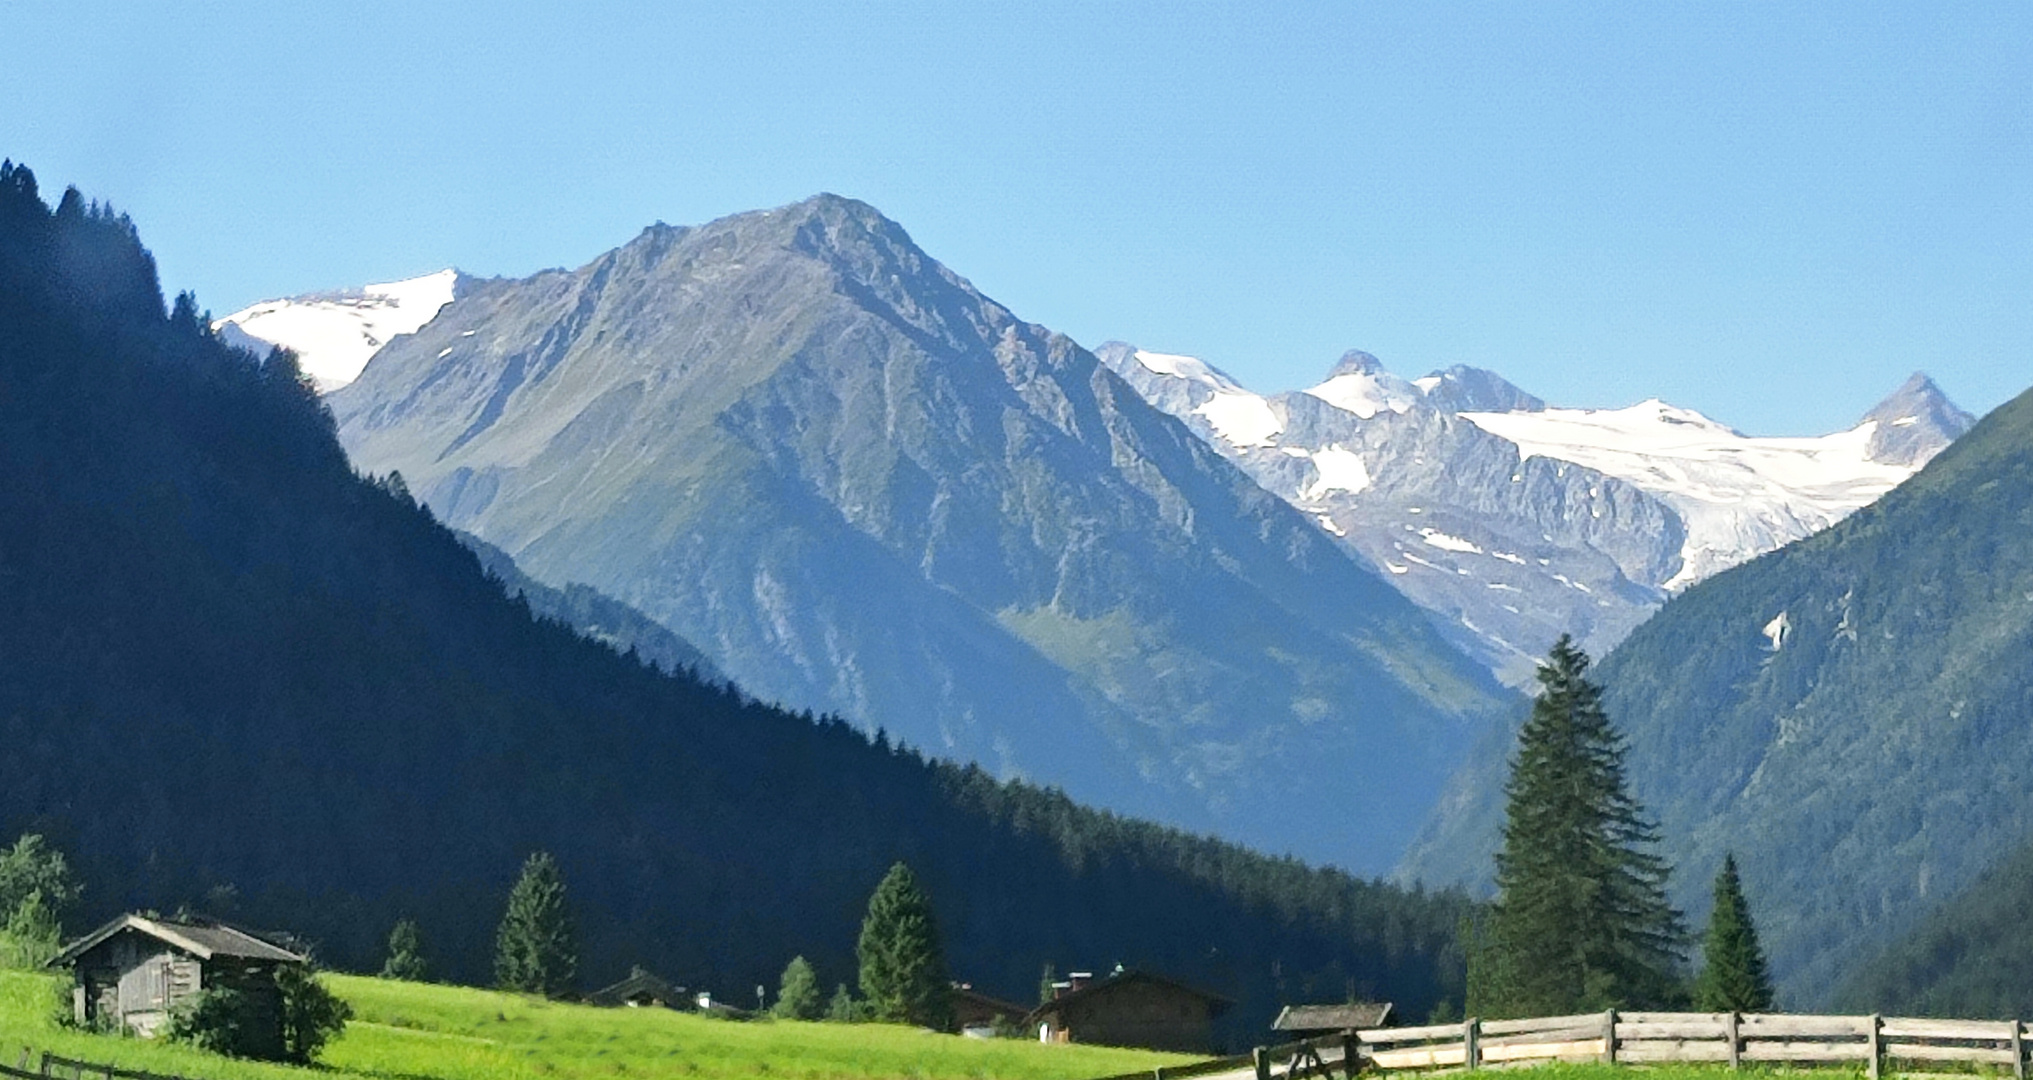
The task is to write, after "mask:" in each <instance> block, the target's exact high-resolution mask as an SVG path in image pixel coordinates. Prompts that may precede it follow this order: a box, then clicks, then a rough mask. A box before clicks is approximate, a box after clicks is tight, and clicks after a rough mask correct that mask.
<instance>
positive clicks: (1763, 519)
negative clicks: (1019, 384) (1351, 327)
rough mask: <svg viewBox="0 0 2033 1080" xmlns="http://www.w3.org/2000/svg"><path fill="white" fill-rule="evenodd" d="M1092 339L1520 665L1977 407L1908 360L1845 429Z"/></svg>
mask: <svg viewBox="0 0 2033 1080" xmlns="http://www.w3.org/2000/svg"><path fill="white" fill-rule="evenodd" d="M1097 355H1098V356H1100V357H1101V358H1102V360H1103V361H1104V362H1105V363H1107V364H1108V365H1109V367H1110V369H1111V370H1113V371H1115V372H1116V373H1117V374H1119V375H1121V376H1122V377H1123V378H1124V380H1125V381H1127V382H1129V383H1130V384H1131V385H1132V386H1135V387H1136V388H1137V390H1138V392H1139V393H1142V394H1143V395H1144V396H1145V398H1146V399H1147V400H1149V401H1151V402H1152V403H1153V404H1154V405H1157V406H1158V407H1159V408H1161V409H1163V410H1165V411H1166V412H1169V413H1171V414H1172V415H1174V416H1177V417H1179V418H1180V419H1181V420H1183V421H1185V422H1186V424H1187V426H1188V427H1189V428H1191V429H1192V430H1193V431H1194V432H1195V433H1196V434H1198V435H1200V436H1201V437H1202V438H1204V439H1206V440H1207V441H1208V444H1209V445H1211V446H1213V447H1215V448H1216V449H1217V450H1219V451H1221V452H1222V453H1223V454H1224V455H1226V456H1227V457H1229V458H1230V459H1231V460H1233V461H1235V462H1236V463H1237V464H1238V465H1240V466H1242V468H1243V469H1244V470H1245V471H1247V472H1248V473H1249V474H1250V475H1251V476H1253V477H1255V478H1256V479H1257V481H1258V482H1259V483H1261V484H1263V485H1264V487H1265V488H1266V489H1268V490H1270V491H1272V492H1274V493H1276V494H1277V495H1278V496H1279V497H1281V498H1283V499H1285V500H1286V501H1287V502H1289V503H1291V504H1292V505H1293V506H1294V507H1296V508H1298V509H1299V510H1301V511H1303V512H1305V513H1306V514H1308V515H1309V516H1311V517H1312V518H1313V519H1314V520H1315V521H1316V522H1317V523H1318V524H1319V525H1320V527H1321V528H1322V529H1324V530H1325V531H1327V532H1329V533H1331V534H1333V535H1334V536H1335V537H1337V538H1338V539H1339V540H1340V541H1341V543H1342V544H1343V545H1344V546H1346V547H1347V548H1348V549H1349V550H1351V551H1353V552H1355V553H1356V554H1357V555H1358V556H1359V557H1361V558H1362V559H1363V560H1364V561H1365V562H1367V563H1368V564H1369V565H1371V566H1374V567H1376V568H1377V569H1378V570H1379V571H1380V572H1381V573H1384V574H1385V575H1387V576H1388V577H1389V579H1390V580H1391V581H1392V583H1393V584H1394V585H1396V586H1397V587H1398V588H1399V589H1400V590H1401V591H1403V592H1404V593H1405V594H1406V595H1407V596H1408V597H1410V598H1411V599H1413V600H1414V601H1415V602H1417V603H1418V604H1420V606H1422V607H1424V608H1426V609H1427V610H1429V611H1431V612H1433V613H1434V614H1435V616H1436V619H1437V621H1438V623H1439V625H1440V626H1441V628H1442V630H1443V632H1445V633H1447V634H1448V635H1449V636H1450V638H1451V640H1453V641H1454V642H1455V643H1456V644H1457V645H1458V646H1460V647H1461V648H1463V649H1464V650H1466V651H1468V652H1470V653H1471V654H1473V655H1476V656H1477V657H1479V658H1481V659H1482V660H1483V661H1484V662H1485V663H1487V664H1488V665H1489V666H1490V667H1491V668H1492V669H1493V670H1494V671H1496V672H1497V673H1498V674H1499V675H1500V676H1501V677H1503V678H1504V679H1505V680H1506V681H1509V682H1512V683H1514V684H1517V685H1525V684H1526V683H1527V682H1528V681H1529V679H1530V676H1531V672H1532V670H1533V666H1534V664H1535V663H1536V661H1537V659H1538V657H1540V656H1542V655H1543V654H1544V652H1545V649H1546V648H1547V647H1548V646H1549V645H1550V644H1551V643H1552V641H1553V640H1554V639H1555V638H1556V637H1558V636H1559V635H1560V634H1561V633H1571V634H1573V635H1574V636H1575V637H1576V638H1577V639H1578V640H1580V641H1581V642H1582V644H1583V645H1584V647H1586V648H1588V649H1589V650H1590V651H1591V652H1594V653H1597V654H1600V653H1601V652H1604V651H1607V650H1608V649H1609V648H1611V647H1612V646H1614V645H1615V644H1616V643H1617V642H1618V641H1621V640H1622V639H1623V637H1624V636H1625V635H1626V634H1628V633H1629V632H1630V631H1631V630H1632V629H1633V628H1634V627H1636V626H1637V625H1638V624H1639V623H1641V622H1643V621H1644V619H1645V618H1646V617H1648V616H1649V615H1650V614H1651V613H1652V612H1653V611H1655V610H1657V608H1658V606H1659V605H1660V604H1661V603H1662V602H1663V601H1664V600H1665V599H1666V597H1667V596H1668V595H1670V594H1671V593H1673V592H1675V591H1677V590H1679V589H1681V588H1684V587H1686V586H1687V585H1688V584H1691V583H1693V582H1695V581H1698V580H1701V579H1702V578H1704V577H1707V576H1709V575H1710V574H1713V573H1715V572H1716V571H1718V570H1721V569H1723V568H1726V567H1728V566H1732V565H1736V564H1737V563H1740V562H1743V561H1744V560H1746V559H1749V558H1751V557H1753V556H1756V555H1758V554H1761V553H1763V552H1765V551H1769V550H1772V549H1774V548H1777V547H1779V546H1781V545H1783V544H1785V543H1787V542H1790V541H1792V540H1795V539H1799V538H1800V537H1803V536H1807V535H1811V534H1812V533H1814V532H1816V531H1819V530H1820V529H1823V528H1826V527H1827V526H1828V525H1830V524H1833V523H1834V522H1835V521H1837V520H1840V519H1841V518H1842V516H1843V515H1845V514H1847V513H1849V512H1851V511H1853V510H1855V509H1856V508H1858V507H1860V506H1864V505H1868V504H1869V503H1870V502H1871V501H1872V500H1874V499H1876V498H1877V497H1879V496H1880V495H1882V494H1884V492H1886V491H1888V490H1890V489H1891V488H1892V487H1894V486H1896V485H1897V484H1898V483H1899V482H1900V481H1902V480H1904V479H1905V478H1906V477H1907V476H1910V475H1912V473H1913V472H1914V471H1915V470H1916V469H1918V468H1919V467H1920V466H1921V465H1923V464H1925V463H1926V461H1927V460H1928V459H1929V458H1931V457H1932V456H1933V455H1934V454H1936V453H1939V452H1940V451H1941V449H1942V448H1943V447H1945V446H1947V445H1948V444H1949V442H1951V441H1952V440H1953V439H1954V438H1955V437H1956V436H1957V435H1959V434H1961V432H1962V431H1964V430H1967V428H1968V427H1969V424H1970V423H1971V418H1970V417H1969V415H1968V414H1967V413H1964V412H1962V411H1961V410H1959V409H1957V408H1955V406H1954V405H1953V404H1952V403H1950V402H1949V401H1948V399H1947V398H1946V396H1945V395H1943V394H1942V393H1941V391H1940V389H1939V388H1938V387H1936V386H1935V385H1934V384H1933V383H1932V382H1931V381H1930V380H1928V379H1927V378H1926V376H1924V375H1918V374H1916V375H1915V376H1914V377H1913V378H1912V379H1911V380H1909V381H1908V382H1907V383H1906V384H1905V385H1904V386H1902V387H1901V388H1900V389H1899V390H1898V391H1897V392H1895V393H1894V394H1893V395H1892V396H1891V397H1888V398H1887V399H1886V400H1885V401H1884V402H1883V403H1881V404H1880V405H1879V406H1877V407H1876V408H1874V409H1873V410H1871V412H1870V413H1869V414H1867V415H1866V416H1865V417H1864V418H1863V420H1862V422H1860V423H1859V425H1858V426H1857V427H1856V428H1854V429H1851V430H1850V431H1847V432H1839V433H1836V434H1834V435H1829V436H1824V437H1822V438H1818V439H1780V438H1752V437H1748V436H1744V435H1742V434H1741V433H1738V432H1736V431H1734V430H1732V429H1730V428H1727V427H1725V426H1723V425H1721V424H1718V423H1716V422H1715V421H1713V420H1710V419H1708V418H1707V417H1705V416H1702V415H1701V414H1699V413H1696V412H1693V411H1692V410H1686V409H1677V408H1674V407H1673V406H1670V405H1666V404H1664V403H1663V402H1659V401H1656V400H1655V401H1648V402H1643V403H1641V404H1638V405H1634V406H1631V407H1630V408H1627V409H1618V410H1582V409H1557V408H1551V407H1549V406H1548V405H1547V404H1546V403H1545V402H1544V401H1542V400H1540V399H1539V398H1537V397H1535V396H1533V395H1531V394H1528V393H1526V392H1525V391H1523V390H1520V389H1519V388H1517V387H1516V386H1513V385H1512V384H1510V383H1509V382H1507V381H1505V380H1504V379H1503V378H1502V377H1501V376H1499V375H1497V374H1495V373H1494V372H1489V371H1485V370H1482V369H1478V368H1471V367H1466V366H1459V365H1457V366H1455V367H1452V368H1449V369H1447V370H1445V371H1437V372H1434V373H1432V374H1430V375H1427V376H1424V377H1422V378H1418V379H1405V378H1402V377H1400V376H1397V375H1395V374H1392V373H1391V372H1390V371H1389V370H1388V369H1386V368H1385V367H1384V365H1383V364H1382V362H1381V361H1379V360H1378V359H1377V358H1376V357H1374V356H1371V355H1370V354H1368V353H1363V352H1350V353H1348V354H1347V355H1345V356H1343V357H1342V358H1341V360H1340V361H1339V362H1338V363H1336V364H1335V365H1334V367H1333V368H1332V369H1331V370H1330V371H1329V372H1328V374H1327V378H1326V379H1325V380H1323V381H1322V382H1321V383H1319V384H1318V385H1315V386H1313V387H1310V388H1307V389H1305V390H1302V391H1295V392H1289V393H1282V394H1274V395H1270V396H1262V395H1258V394H1255V393H1253V392H1251V391H1249V390H1247V389H1246V388H1244V387H1243V386H1241V385H1240V384H1239V383H1237V382H1236V381H1235V380H1234V379H1232V378H1230V377H1229V376H1228V375H1226V374H1225V373H1223V372H1221V371H1220V370H1219V369H1217V368H1215V367H1213V366H1212V365H1210V364H1207V363H1205V362H1204V361H1201V360H1199V359H1197V358H1194V357H1187V356H1177V355H1169V354H1160V353H1152V352H1148V351H1145V350H1141V349H1138V348H1136V347H1135V346H1132V345H1127V344H1124V343H1120V342H1111V343H1109V344H1106V345H1103V346H1102V347H1101V348H1099V349H1098V350H1097Z"/></svg>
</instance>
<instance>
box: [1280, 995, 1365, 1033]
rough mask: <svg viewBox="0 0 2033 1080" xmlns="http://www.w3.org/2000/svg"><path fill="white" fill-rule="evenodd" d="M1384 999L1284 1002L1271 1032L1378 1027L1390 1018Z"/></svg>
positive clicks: (1347, 1029)
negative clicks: (1305, 1002) (1337, 1001)
mask: <svg viewBox="0 0 2033 1080" xmlns="http://www.w3.org/2000/svg"><path fill="white" fill-rule="evenodd" d="M1390 1016H1391V1003H1390V1002H1388V1001H1351V1002H1348V1003H1346V1004H1342V1005H1287V1006H1285V1009H1284V1011H1283V1012H1281V1013H1279V1014H1278V1018H1277V1019H1276V1020H1273V1021H1271V1030H1273V1031H1350V1030H1356V1029H1361V1028H1379V1027H1382V1026H1384V1021H1386V1020H1388V1019H1390Z"/></svg>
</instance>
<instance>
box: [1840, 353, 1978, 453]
mask: <svg viewBox="0 0 2033 1080" xmlns="http://www.w3.org/2000/svg"><path fill="white" fill-rule="evenodd" d="M1873 421H1875V422H1876V424H1877V428H1876V429H1875V430H1874V431H1872V432H1871V445H1870V454H1871V460H1872V461H1882V462H1886V463H1888V464H1893V465H1915V466H1917V465H1921V464H1925V463H1926V461H1927V459H1928V458H1931V457H1933V456H1934V455H1936V454H1938V453H1940V452H1941V449H1942V447H1945V446H1947V445H1948V444H1949V443H1951V442H1954V441H1955V440H1956V439H1957V438H1959V437H1960V436H1961V435H1962V433H1963V432H1965V431H1968V430H1969V429H1970V425H1972V424H1974V423H1976V417H1974V416H1971V415H1970V414H1968V413H1966V412H1964V411H1962V410H1961V409H1958V408H1956V407H1955V403H1954V402H1952V401H1950V400H1948V395H1947V394H1944V393H1942V392H1941V388H1940V387H1939V386H1936V385H1934V380H1933V379H1930V378H1928V377H1927V375H1926V373H1924V372H1919V371H1916V372H1914V373H1913V375H1912V377H1911V378H1908V379H1907V380H1906V381H1905V382H1904V383H1903V384H1901V385H1900V387H1899V388H1898V389H1897V390H1894V391H1892V394H1891V396H1890V397H1887V398H1886V399H1885V400H1883V401H1881V402H1878V404H1877V406H1876V407H1874V408H1873V409H1871V411H1870V412H1867V413H1865V414H1864V423H1871V422H1873Z"/></svg>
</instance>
